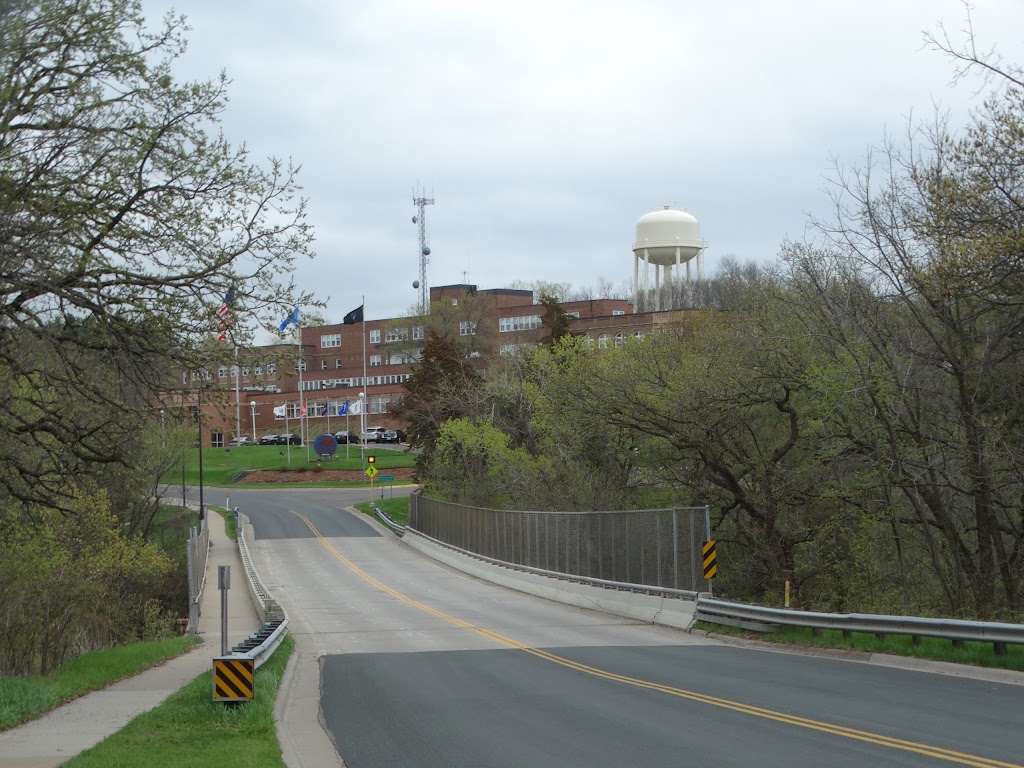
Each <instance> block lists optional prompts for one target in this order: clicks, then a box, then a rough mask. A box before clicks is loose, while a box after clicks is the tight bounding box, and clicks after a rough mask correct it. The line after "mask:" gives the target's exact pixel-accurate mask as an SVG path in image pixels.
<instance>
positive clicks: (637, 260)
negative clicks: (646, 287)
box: [633, 251, 640, 312]
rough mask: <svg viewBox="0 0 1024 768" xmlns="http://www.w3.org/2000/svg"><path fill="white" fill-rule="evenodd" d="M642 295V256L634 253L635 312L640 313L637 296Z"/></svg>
mask: <svg viewBox="0 0 1024 768" xmlns="http://www.w3.org/2000/svg"><path fill="white" fill-rule="evenodd" d="M639 293H640V254H638V253H637V252H636V251H633V311H634V312H639V311H640V307H639V306H638V305H637V296H638V295H639Z"/></svg>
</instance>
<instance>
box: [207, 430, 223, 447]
mask: <svg viewBox="0 0 1024 768" xmlns="http://www.w3.org/2000/svg"><path fill="white" fill-rule="evenodd" d="M210 444H211V445H212V446H213V447H214V448H223V447H224V433H223V432H214V433H213V434H211V435H210Z"/></svg>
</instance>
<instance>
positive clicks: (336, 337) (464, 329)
mask: <svg viewBox="0 0 1024 768" xmlns="http://www.w3.org/2000/svg"><path fill="white" fill-rule="evenodd" d="M565 314H566V315H567V316H568V317H575V318H577V319H579V316H580V313H579V312H578V311H575V310H574V311H572V312H566V313H565ZM624 314H626V313H625V311H624V310H621V309H616V310H613V311H612V315H624ZM476 326H477V324H476V323H475V322H474V321H472V320H466V321H463V322H461V323H459V335H460V336H473V335H475V334H476ZM540 326H541V319H540V316H539V315H523V316H520V317H502V318H499V319H498V330H499V331H501V332H502V333H511V332H515V331H535V330H537V329H538V328H540ZM423 338H424V329H423V326H422V325H414V326H413V328H412V339H413V341H422V340H423ZM380 339H381V332H380V330H379V329H377V330H372V331H370V343H371V344H380ZM408 340H409V329H408V328H390V329H388V330H387V331H386V332H385V333H384V342H385V343H386V344H391V343H394V342H397V341H408ZM340 346H341V334H340V333H327V334H324V335H323V336H321V337H320V347H321V349H332V348H335V347H340Z"/></svg>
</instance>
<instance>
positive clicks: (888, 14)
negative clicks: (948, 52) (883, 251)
mask: <svg viewBox="0 0 1024 768" xmlns="http://www.w3.org/2000/svg"><path fill="white" fill-rule="evenodd" d="M977 5H979V6H980V7H978V8H977V9H976V10H975V12H974V22H975V30H976V32H977V33H978V35H979V37H980V38H981V41H980V42H981V43H982V44H983V45H982V47H989V46H990V45H997V46H998V47H999V49H1000V52H1001V53H1003V54H1004V55H1005V56H1007V57H1008V58H1010V59H1011V60H1012V59H1016V60H1017V61H1021V60H1022V57H1021V56H1020V53H1021V44H1020V41H1019V39H1018V38H1019V35H1017V34H1016V31H1017V30H1019V29H1021V28H1022V26H1024V7H1022V6H1021V4H1019V3H1017V2H1012V1H1011V0H986V1H985V2H981V3H978V4H977ZM176 6H177V7H178V9H179V10H181V11H182V12H184V13H185V14H186V15H187V16H188V17H189V19H190V22H191V24H192V26H193V28H194V29H193V32H192V33H191V34H190V40H191V43H190V48H189V52H188V54H187V56H186V57H185V58H184V60H182V61H181V62H179V64H180V66H179V68H178V71H179V73H180V75H181V76H184V77H208V76H212V75H214V74H215V73H217V72H218V71H219V70H221V69H225V70H226V71H227V72H228V75H229V77H230V78H231V79H232V81H233V82H232V86H231V89H230V96H231V101H230V104H229V106H228V110H227V112H226V114H225V115H224V129H225V132H226V133H227V134H228V136H229V137H230V138H232V139H233V140H234V141H236V142H239V143H241V142H245V143H246V144H248V146H249V147H250V149H251V150H252V152H253V154H254V155H255V156H257V157H259V156H268V155H274V156H278V157H291V158H293V159H294V160H295V161H296V162H298V163H300V164H301V165H302V167H303V170H302V175H301V178H302V184H303V186H304V189H305V193H306V195H307V196H308V197H309V200H310V212H311V220H312V222H313V223H314V225H315V226H316V229H317V244H316V248H317V254H318V255H317V258H316V259H315V261H313V262H311V263H305V264H300V265H299V266H298V268H297V270H296V279H297V281H298V282H299V283H300V284H302V285H303V286H305V287H307V288H311V289H313V290H315V291H316V292H317V294H318V295H319V296H321V297H323V298H325V299H326V298H328V297H330V303H329V307H328V310H327V312H326V315H327V317H328V319H329V320H338V319H340V317H341V314H343V313H344V312H345V311H348V309H351V307H352V306H355V305H357V304H358V303H359V300H360V297H361V296H363V295H365V296H366V297H367V301H366V306H367V317H368V318H370V319H373V318H378V317H387V316H392V315H395V314H399V313H401V312H404V311H405V310H406V309H408V308H409V307H410V306H412V305H413V304H414V303H415V301H416V298H417V292H416V291H415V290H414V289H413V288H412V281H413V280H414V279H417V278H418V277H419V263H418V243H417V228H416V226H415V225H413V224H412V222H411V220H410V219H411V217H412V215H413V214H414V213H415V208H414V206H413V203H412V200H413V197H414V194H415V190H416V188H417V187H421V188H422V189H424V190H425V191H426V194H429V195H432V196H433V197H434V199H435V201H436V204H435V205H433V206H430V207H429V208H428V209H427V213H426V215H427V225H428V236H429V242H430V246H431V249H432V255H431V257H430V263H429V265H428V280H429V282H430V283H431V284H433V285H442V284H447V283H453V282H463V281H464V280H465V281H468V282H473V283H476V284H478V285H480V286H481V287H483V288H496V287H503V286H505V285H507V284H509V283H511V282H513V281H517V280H546V281H552V282H571V283H573V284H575V285H577V286H592V285H595V284H596V283H597V281H598V280H599V279H601V278H604V279H606V280H609V281H611V282H612V283H615V284H619V283H621V282H623V281H625V280H628V279H630V278H631V276H632V254H631V251H630V246H631V244H632V240H633V236H634V227H635V223H636V220H637V218H639V217H640V216H641V215H643V214H644V213H646V212H647V211H650V210H653V209H655V208H657V207H659V206H661V205H663V204H676V205H679V206H680V207H684V208H687V209H688V210H690V212H691V213H693V214H694V215H695V216H696V217H697V218H698V219H699V220H700V223H701V233H702V236H703V237H704V239H705V240H707V241H708V243H709V244H710V249H709V251H708V255H707V264H708V267H709V269H713V268H714V265H715V264H716V263H717V260H718V259H720V258H721V257H722V256H724V255H733V256H735V257H737V258H739V259H741V260H747V259H756V260H759V261H766V260H770V259H772V258H773V257H774V255H775V254H776V253H777V251H778V248H779V245H780V243H781V242H782V241H783V239H785V238H786V237H799V236H800V234H801V233H802V231H803V228H804V226H805V223H806V213H807V212H809V211H816V212H818V213H824V212H826V211H827V209H828V201H827V199H826V198H825V197H824V195H823V194H822V191H821V190H822V187H823V186H824V180H825V176H826V175H827V173H828V172H829V158H830V157H831V156H835V157H837V158H839V159H840V160H843V161H846V162H855V161H856V160H858V159H859V158H861V157H862V156H863V154H864V152H865V150H866V149H867V148H868V147H869V146H871V145H873V144H878V143H879V142H880V141H881V139H882V137H883V134H884V132H885V131H887V130H888V131H890V132H893V133H897V134H898V133H900V132H901V131H902V129H903V127H904V126H905V124H906V121H907V119H908V117H909V116H910V115H911V114H912V113H913V114H917V115H920V116H922V117H923V116H926V115H927V114H930V112H931V110H932V107H933V104H934V103H936V102H940V103H943V104H947V105H949V106H950V107H951V108H952V109H953V110H954V112H955V114H956V115H957V116H959V117H960V118H961V119H962V117H963V116H964V115H966V109H967V107H968V105H969V104H970V100H971V98H972V97H973V90H972V89H971V86H970V84H968V85H967V86H962V87H960V88H957V89H955V90H954V89H952V88H950V87H949V82H950V79H951V76H952V74H953V70H952V67H951V64H950V62H949V61H947V60H946V59H945V58H944V57H943V56H942V55H941V54H939V53H936V52H934V51H928V50H924V49H923V37H922V33H923V31H924V30H935V29H936V28H937V25H938V23H939V22H940V21H944V22H945V24H946V26H947V28H948V29H950V30H951V32H952V33H953V34H954V36H955V35H956V32H957V30H959V29H960V28H961V27H962V26H963V6H962V5H961V3H960V2H959V0H931V1H927V0H912V1H908V2H904V3H899V4H896V5H893V4H891V3H883V2H881V0H867V1H866V2H858V3H852V2H845V3H820V2H810V0H802V1H799V2H798V1H797V0H790V1H789V2H785V1H780V2H775V3H771V4H767V3H760V2H754V1H753V0H732V1H731V2H722V3H684V2H678V0H641V2H625V1H623V2H606V3H594V2H588V3H584V2H570V1H568V0H549V1H548V2H535V1H534V0H523V1H522V2H519V3H515V4H507V3H503V4H499V3H492V2H485V1H484V0H472V1H470V0H464V1H460V0H431V1H430V2H425V1H423V0H420V1H419V2H412V1H411V0H408V1H405V2H403V1H401V0H374V2H372V3H367V2H356V1H355V0H341V1H340V2H334V3H322V2H312V1H311V0H308V1H306V2H295V3H290V4H288V5H281V4H279V3H269V2H266V1H265V0H252V1H251V2H244V3H243V2H235V1H222V2H218V3H208V2H206V1H205V0H185V1H184V2H179V3H177V4H176ZM167 7H168V6H167V4H166V3H163V2H149V1H145V2H144V9H145V10H146V12H147V14H149V15H150V16H155V15H159V14H161V13H162V12H163V11H164V10H166V8H167ZM974 85H975V86H976V85H977V83H974Z"/></svg>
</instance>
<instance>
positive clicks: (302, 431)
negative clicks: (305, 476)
mask: <svg viewBox="0 0 1024 768" xmlns="http://www.w3.org/2000/svg"><path fill="white" fill-rule="evenodd" d="M296 314H298V313H296ZM295 334H296V336H298V352H299V360H298V366H299V437H300V438H301V440H302V442H303V444H305V443H306V420H305V419H304V418H302V402H303V392H302V326H301V325H300V324H299V320H298V319H297V318H296V320H295ZM306 461H307V462H308V461H309V446H308V445H307V446H306Z"/></svg>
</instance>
